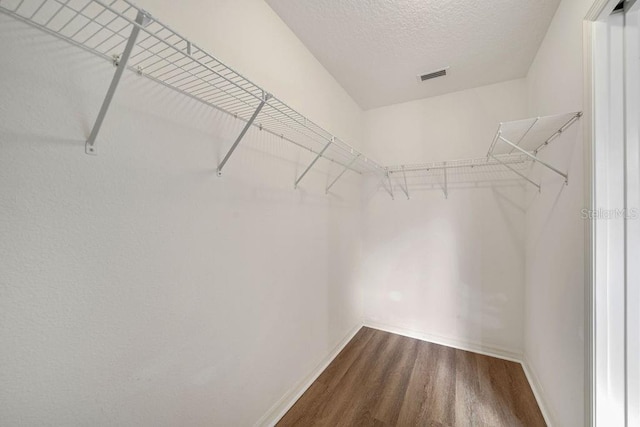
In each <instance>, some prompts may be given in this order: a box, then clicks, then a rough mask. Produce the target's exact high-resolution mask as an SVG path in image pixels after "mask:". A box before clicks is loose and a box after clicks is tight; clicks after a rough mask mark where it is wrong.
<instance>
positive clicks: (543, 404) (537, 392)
mask: <svg viewBox="0 0 640 427" xmlns="http://www.w3.org/2000/svg"><path fill="white" fill-rule="evenodd" d="M521 365H522V370H523V371H524V374H525V376H526V377H527V381H529V385H530V386H531V390H533V395H534V396H535V398H536V401H537V402H538V407H539V408H540V412H542V416H543V417H544V421H545V422H546V423H547V426H548V427H553V426H554V425H556V424H555V422H554V419H553V417H552V416H551V411H550V410H549V406H548V405H547V401H546V400H545V398H544V389H543V388H542V384H541V383H540V381H539V380H538V375H536V371H535V370H534V369H533V368H532V367H531V364H530V363H529V361H528V359H527V357H526V356H523V358H522V362H521Z"/></svg>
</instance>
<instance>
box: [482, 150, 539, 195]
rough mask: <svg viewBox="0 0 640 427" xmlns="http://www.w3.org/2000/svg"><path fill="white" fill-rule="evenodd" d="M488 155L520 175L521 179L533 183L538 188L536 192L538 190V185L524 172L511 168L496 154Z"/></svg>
mask: <svg viewBox="0 0 640 427" xmlns="http://www.w3.org/2000/svg"><path fill="white" fill-rule="evenodd" d="M490 157H491V158H492V159H493V160H495V161H496V162H498V163H500V164H501V165H502V166H504V167H506V168H507V169H509V170H510V171H511V172H513V173H515V174H516V175H518V176H520V177H521V178H522V179H525V180H527V181H528V182H529V183H530V184H531V185H533V186H534V187H536V188H537V189H538V193H539V192H540V185H539V184H536V182H535V181H533V180H532V179H531V178H529V177H528V176H526V175H525V174H523V173H521V172H520V171H518V170H516V169H515V168H513V167H512V166H510V165H508V164H507V163H505V162H503V161H502V160H500V159H499V158H497V157H496V156H494V155H493V154H491V155H490Z"/></svg>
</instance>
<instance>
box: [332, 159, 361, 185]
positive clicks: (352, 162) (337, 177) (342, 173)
mask: <svg viewBox="0 0 640 427" xmlns="http://www.w3.org/2000/svg"><path fill="white" fill-rule="evenodd" d="M360 156H361V154H360V153H358V154H357V155H356V156H355V157H354V158H353V159H352V160H351V161H350V162H349V163H348V164H347V165H345V166H344V168H343V169H342V171H341V172H340V173H339V174H338V176H336V177H335V179H334V180H333V181H331V184H329V185H328V186H327V190H326V191H325V194H328V193H329V190H331V187H333V184H335V183H336V182H338V180H339V179H340V178H342V175H344V173H345V172H346V171H348V170H349V168H350V167H351V166H352V165H353V164H354V163H355V162H356V160H358V158H359V157H360Z"/></svg>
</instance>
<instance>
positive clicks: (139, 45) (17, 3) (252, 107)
mask: <svg viewBox="0 0 640 427" xmlns="http://www.w3.org/2000/svg"><path fill="white" fill-rule="evenodd" d="M0 12H2V13H4V14H6V15H9V16H12V17H14V18H15V19H18V20H20V21H22V22H25V23H27V24H29V25H31V26H33V27H36V28H38V29H40V30H42V31H45V32H46V33H49V34H51V35H53V36H56V37H58V38H60V39H62V40H65V41H67V42H69V43H71V44H73V45H75V46H77V47H79V48H82V49H84V50H86V51H88V52H90V53H92V54H94V55H97V56H98V57H101V58H103V59H105V60H107V61H110V62H112V63H113V65H114V66H115V67H116V71H115V73H114V77H113V79H112V81H111V85H110V87H109V90H108V91H107V94H106V96H105V99H104V101H103V104H102V106H101V109H100V112H99V114H98V117H97V119H96V122H95V124H94V126H93V129H92V131H91V134H90V136H89V138H88V140H87V142H86V145H85V147H86V148H85V149H86V152H87V154H94V155H95V154H96V153H97V141H98V135H99V131H100V127H101V125H102V123H103V121H104V119H105V117H106V115H107V112H108V109H109V106H110V103H111V100H112V99H113V96H114V94H115V93H116V90H117V86H118V83H119V81H120V78H121V77H122V74H123V72H124V70H125V69H129V70H131V71H133V72H135V73H137V74H139V75H141V76H145V77H147V78H149V79H151V80H153V81H155V82H157V83H159V84H161V85H163V86H165V87H167V88H170V89H172V90H175V91H177V92H179V93H181V94H183V95H186V96H188V97H190V98H193V99H195V100H197V101H199V102H202V103H204V104H206V105H208V106H210V107H213V108H215V109H217V110H220V111H222V112H224V113H227V114H230V115H232V116H234V117H235V118H237V119H238V120H241V121H242V122H244V127H243V129H242V131H241V132H240V134H239V135H238V137H237V138H236V140H235V141H234V142H233V144H232V145H231V148H230V149H229V151H228V152H227V154H226V155H225V156H224V158H223V159H222V160H221V162H220V163H219V164H218V165H217V171H218V175H221V174H222V169H223V168H224V167H225V165H226V164H227V162H228V161H229V159H230V158H231V156H232V155H233V153H234V150H235V149H236V148H237V146H238V145H239V144H240V142H241V140H242V138H243V137H244V136H245V134H246V132H247V131H248V129H249V128H251V127H252V126H253V127H256V128H259V129H260V130H262V131H265V132H268V133H270V134H272V135H274V136H276V137H279V138H281V139H283V140H286V141H288V142H290V143H291V144H294V145H295V146H298V147H300V148H302V149H305V150H308V151H309V152H311V153H313V160H312V161H311V162H310V164H309V165H308V166H307V168H306V169H305V170H304V171H303V172H302V173H301V174H300V175H299V176H298V177H297V179H296V181H295V184H294V187H296V188H297V187H298V184H299V183H300V181H301V180H302V179H303V178H304V177H305V176H306V174H307V172H309V170H311V168H312V167H313V166H314V165H315V164H316V162H317V161H318V160H319V159H321V158H324V159H327V160H329V161H332V162H334V163H336V164H338V165H339V166H340V168H341V169H340V171H339V172H338V173H337V175H336V176H335V177H334V178H333V180H332V181H331V182H330V183H329V184H328V186H327V188H326V191H327V192H329V190H330V189H331V188H332V187H333V186H334V185H335V184H336V182H337V181H338V180H339V179H340V178H341V177H342V176H343V175H344V174H345V173H346V172H347V171H353V172H356V173H358V174H373V175H376V176H377V177H378V178H379V179H381V180H382V182H384V183H385V185H384V187H385V189H386V190H387V192H389V194H390V195H391V197H392V198H394V181H395V182H396V183H397V184H399V186H400V188H401V189H402V191H403V192H404V193H405V194H406V196H407V198H409V195H410V187H411V186H412V185H419V184H424V183H431V184H433V183H434V182H440V184H441V187H442V189H443V191H444V194H445V197H447V196H448V188H449V184H450V183H454V182H456V181H459V180H460V179H462V177H464V179H469V177H482V178H484V179H495V178H496V176H501V177H502V176H504V174H505V173H507V174H510V175H509V176H511V177H512V178H513V175H514V174H515V175H517V176H518V177H519V178H521V179H524V180H526V181H527V182H529V183H530V184H531V185H534V186H535V187H537V188H538V190H540V184H539V183H537V182H535V181H534V180H532V179H531V178H530V177H529V176H528V175H527V171H528V169H529V166H530V164H531V162H537V163H540V164H541V165H542V166H544V167H547V168H549V169H550V170H552V171H553V172H555V173H557V174H559V175H561V176H562V177H564V179H565V183H568V175H567V174H566V173H565V172H562V171H560V170H559V169H558V168H557V167H554V166H552V165H551V164H549V163H548V162H546V161H544V160H542V159H540V157H539V156H538V152H539V151H540V150H542V149H543V148H544V147H545V146H547V145H548V144H549V143H550V142H551V141H553V140H554V139H555V138H557V137H558V136H559V135H561V134H562V133H563V132H564V131H565V130H566V129H568V128H569V127H570V126H571V125H572V124H573V123H575V122H576V121H577V120H578V119H579V118H580V117H581V116H582V113H581V112H575V113H567V114H560V115H555V116H547V117H536V118H531V119H525V120H518V121H513V122H507V123H501V124H500V126H499V128H498V130H497V132H496V134H495V137H494V139H493V141H492V143H491V146H490V147H489V151H488V153H487V156H486V157H483V158H479V159H465V160H455V161H447V162H438V163H425V164H406V165H400V166H388V167H383V166H381V165H380V164H378V163H377V162H375V161H373V160H372V159H370V158H368V157H367V156H365V155H364V154H363V153H361V152H359V151H358V150H356V149H355V148H353V147H352V146H350V145H349V144H348V143H346V142H345V141H343V140H342V139H340V138H338V137H336V136H335V135H333V134H331V133H330V132H329V131H327V130H325V129H324V128H322V127H321V126H319V125H317V124H316V123H314V122H313V121H312V120H310V119H308V118H307V117H305V116H304V115H302V114H300V113H299V112H297V111H296V110H294V109H293V108H291V107H289V106H288V105H287V104H286V103H284V102H283V101H282V100H280V99H278V98H277V97H276V96H273V95H272V94H271V93H269V92H268V91H266V90H265V89H263V88H261V87H260V86H258V85H256V84H255V83H253V82H252V81H250V80H249V79H247V78H246V77H244V76H243V75H241V74H240V73H238V72H236V71H235V70H233V69H232V68H231V67H229V66H227V65H225V64H224V63H223V62H222V61H220V60H219V59H217V58H216V57H214V56H213V55H211V54H209V53H208V52H206V51H205V50H203V49H201V48H200V47H199V46H198V45H196V44H195V43H193V42H192V41H190V40H189V39H187V38H185V37H183V36H181V35H180V34H178V33H177V32H176V31H174V30H172V29H171V28H170V27H169V26H167V25H165V24H163V23H162V22H160V21H159V20H157V19H156V18H154V17H153V16H152V15H150V14H149V13H148V12H146V11H144V10H143V9H140V8H138V7H137V6H135V5H134V4H133V3H131V2H130V1H129V0H0ZM387 186H388V188H387ZM396 186H397V185H396Z"/></svg>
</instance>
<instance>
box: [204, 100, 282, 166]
mask: <svg viewBox="0 0 640 427" xmlns="http://www.w3.org/2000/svg"><path fill="white" fill-rule="evenodd" d="M270 98H271V94H270V93H267V92H264V91H263V92H262V100H261V101H260V104H258V107H257V108H256V109H255V111H254V112H253V115H252V116H251V118H250V119H249V120H248V121H247V123H245V125H244V127H243V128H242V131H240V134H239V135H238V137H237V138H236V140H235V141H234V142H233V145H232V146H231V148H230V149H229V151H228V152H227V154H226V155H225V156H224V159H222V161H221V162H220V164H219V165H218V170H217V173H218V176H222V168H224V165H226V164H227V162H228V161H229V158H230V157H231V155H232V154H233V152H234V151H235V150H236V148H237V147H238V144H240V141H242V138H244V135H245V134H246V133H247V131H248V130H249V128H250V127H251V126H252V125H253V122H254V121H255V120H256V117H258V114H260V111H261V110H262V107H264V105H265V104H266V103H267V101H269V99H270ZM261 130H262V129H261Z"/></svg>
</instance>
